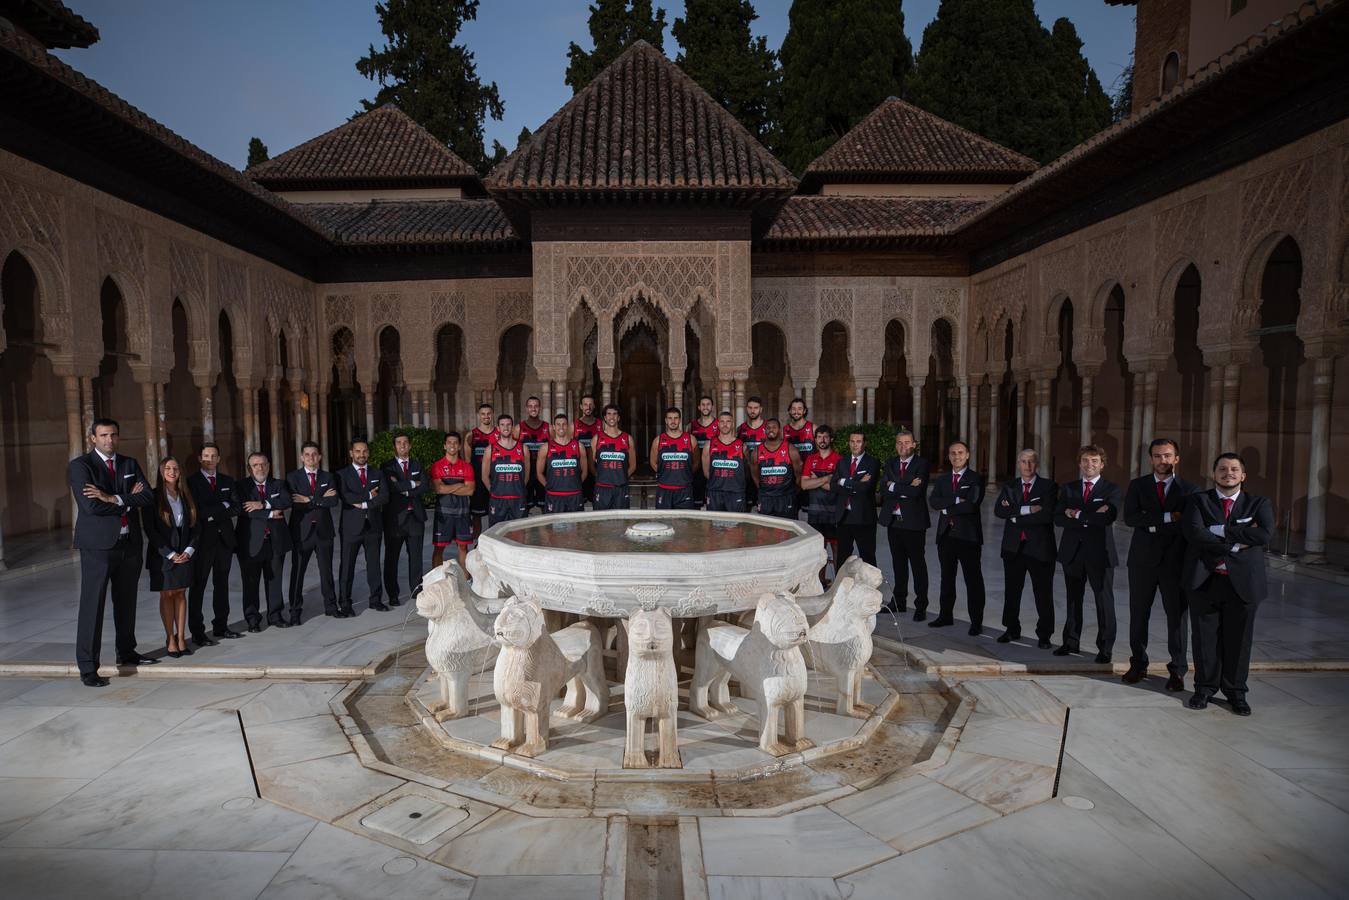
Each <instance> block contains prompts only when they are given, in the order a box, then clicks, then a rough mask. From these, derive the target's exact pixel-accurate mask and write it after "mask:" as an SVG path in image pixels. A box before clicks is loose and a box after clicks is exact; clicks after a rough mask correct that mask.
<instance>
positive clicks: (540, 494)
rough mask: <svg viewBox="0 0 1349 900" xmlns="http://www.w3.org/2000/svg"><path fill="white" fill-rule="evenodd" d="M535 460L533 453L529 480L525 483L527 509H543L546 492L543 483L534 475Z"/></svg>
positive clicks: (530, 458) (530, 459) (530, 457)
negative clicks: (535, 507)
mask: <svg viewBox="0 0 1349 900" xmlns="http://www.w3.org/2000/svg"><path fill="white" fill-rule="evenodd" d="M534 459H535V457H534V454H533V453H532V452H531V453H530V456H529V463H530V465H529V480H528V481H526V482H525V500H526V501H527V502H526V504H525V508H526V509H528V508H529V507H531V506H537V507H538V508H539V509H543V504H544V501H545V499H546V491H545V490H544V487H543V482H542V481H539V478H538V476H537V475H535V474H534Z"/></svg>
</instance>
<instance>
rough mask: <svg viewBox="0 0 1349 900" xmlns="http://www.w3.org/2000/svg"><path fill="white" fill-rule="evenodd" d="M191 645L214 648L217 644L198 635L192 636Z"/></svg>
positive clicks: (204, 636)
mask: <svg viewBox="0 0 1349 900" xmlns="http://www.w3.org/2000/svg"><path fill="white" fill-rule="evenodd" d="M192 643H194V644H196V645H197V646H198V647H214V646H215V645H216V644H217V643H218V642H217V641H213V640H211V639H210V638H208V637H207V636H206V635H204V634H199V635H194V636H193V638H192Z"/></svg>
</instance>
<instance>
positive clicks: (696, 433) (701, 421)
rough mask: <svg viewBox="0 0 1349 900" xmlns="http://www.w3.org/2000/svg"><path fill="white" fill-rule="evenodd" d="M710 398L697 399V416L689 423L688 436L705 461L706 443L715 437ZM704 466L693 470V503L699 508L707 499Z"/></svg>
mask: <svg viewBox="0 0 1349 900" xmlns="http://www.w3.org/2000/svg"><path fill="white" fill-rule="evenodd" d="M713 409H714V407H713V406H712V398H711V397H709V396H707V395H706V394H704V395H703V396H701V397H699V398H698V416H697V418H695V419H694V420H693V421H692V422H691V423H689V434H691V435H693V439H694V441H696V442H697V444H698V452H699V453H700V454H701V455H702V457H703V459H704V460H706V459H707V442H708V441H710V440H712V438H714V437H716V436H717V417H716V416H715V415H713V414H712V410H713ZM704 468H705V466H699V467H697V468H696V469H694V470H693V502H694V503H695V504H696V505H698V506H701V505H702V503H703V501H704V500H706V499H707V476H706V475H704V474H703V469H704Z"/></svg>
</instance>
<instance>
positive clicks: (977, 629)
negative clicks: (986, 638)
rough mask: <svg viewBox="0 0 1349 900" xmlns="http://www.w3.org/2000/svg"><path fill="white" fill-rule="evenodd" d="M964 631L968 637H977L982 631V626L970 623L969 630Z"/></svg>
mask: <svg viewBox="0 0 1349 900" xmlns="http://www.w3.org/2000/svg"><path fill="white" fill-rule="evenodd" d="M965 633H966V634H968V635H969V636H970V637H978V636H979V635H981V634H983V633H984V626H982V625H971V626H970V630H969V631H967V632H965Z"/></svg>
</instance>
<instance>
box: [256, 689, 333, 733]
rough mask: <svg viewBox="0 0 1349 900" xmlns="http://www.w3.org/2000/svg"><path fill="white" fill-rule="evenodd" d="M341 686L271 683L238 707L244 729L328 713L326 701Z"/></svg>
mask: <svg viewBox="0 0 1349 900" xmlns="http://www.w3.org/2000/svg"><path fill="white" fill-rule="evenodd" d="M341 689H342V685H341V684H338V683H334V682H283V683H279V684H278V683H273V684H270V685H268V686H267V687H266V689H265V690H263V691H261V692H259V693H258V695H257V696H256V697H254V698H253V699H252V700H250V701H249V702H247V703H245V704H243V705H242V706H240V707H239V716H240V718H242V719H243V722H244V724H245V725H248V726H253V725H266V724H267V723H269V722H284V721H286V720H287V719H303V718H307V717H309V716H318V715H325V714H327V713H328V711H329V710H328V701H329V700H331V699H332V698H333V697H334V696H336V695H337V692H338V691H340V690H341Z"/></svg>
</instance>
